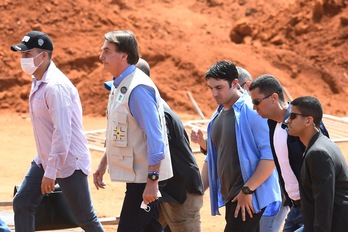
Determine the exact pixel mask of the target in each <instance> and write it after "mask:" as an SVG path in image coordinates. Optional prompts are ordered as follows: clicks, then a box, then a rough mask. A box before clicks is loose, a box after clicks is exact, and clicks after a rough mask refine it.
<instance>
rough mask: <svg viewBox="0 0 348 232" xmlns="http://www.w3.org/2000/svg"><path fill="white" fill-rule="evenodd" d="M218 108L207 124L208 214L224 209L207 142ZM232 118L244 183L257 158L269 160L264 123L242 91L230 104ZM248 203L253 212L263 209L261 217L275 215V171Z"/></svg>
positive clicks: (277, 194) (213, 151)
mask: <svg viewBox="0 0 348 232" xmlns="http://www.w3.org/2000/svg"><path fill="white" fill-rule="evenodd" d="M222 108H223V107H222V106H219V107H218V109H217V110H216V112H215V113H214V114H213V116H212V118H211V120H210V123H209V125H208V138H207V158H206V160H207V162H208V169H209V171H208V176H209V187H210V188H209V189H210V204H211V214H212V215H213V216H214V215H220V212H219V208H220V207H222V206H224V202H223V200H222V196H221V193H220V180H219V177H218V175H217V152H216V149H215V147H214V145H213V142H212V139H211V129H212V124H213V122H214V120H215V118H216V116H217V115H218V113H219V112H220V111H221V110H222ZM233 109H234V112H235V117H236V125H235V127H236V140H237V149H238V155H239V162H240V167H241V173H242V177H243V180H244V183H245V182H247V181H248V179H249V178H250V177H251V176H252V175H253V174H254V172H255V170H256V168H257V166H258V164H259V161H260V160H261V159H265V160H273V156H272V151H271V147H270V142H269V132H268V131H269V129H268V125H267V120H266V119H263V118H261V117H260V116H259V115H258V114H257V113H256V111H255V110H253V105H252V102H251V98H250V96H249V95H248V93H247V92H245V93H244V94H243V95H242V96H241V97H240V98H239V99H238V100H237V101H236V102H235V103H234V104H233ZM252 203H253V207H254V209H255V211H256V212H260V211H261V209H263V208H265V207H267V208H266V210H265V212H264V215H265V216H272V215H275V214H276V213H277V212H278V210H279V207H280V204H281V194H280V188H279V182H278V174H277V172H276V169H274V171H273V172H272V174H271V175H270V177H269V178H268V179H267V180H266V181H265V182H264V183H263V184H261V185H260V186H259V187H258V188H257V189H256V191H255V193H253V195H252Z"/></svg>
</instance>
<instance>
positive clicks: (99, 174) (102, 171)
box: [93, 162, 106, 190]
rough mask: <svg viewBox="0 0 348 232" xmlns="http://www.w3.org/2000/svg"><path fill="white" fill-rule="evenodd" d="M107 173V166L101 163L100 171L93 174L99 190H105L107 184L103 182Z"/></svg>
mask: <svg viewBox="0 0 348 232" xmlns="http://www.w3.org/2000/svg"><path fill="white" fill-rule="evenodd" d="M105 172H106V164H104V163H103V162H101V163H100V164H99V166H98V169H97V170H96V171H95V172H94V173H93V183H94V186H95V187H96V188H97V190H99V188H102V189H105V186H106V184H105V183H104V181H103V176H104V174H105Z"/></svg>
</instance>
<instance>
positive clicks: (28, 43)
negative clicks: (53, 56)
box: [11, 31, 53, 52]
mask: <svg viewBox="0 0 348 232" xmlns="http://www.w3.org/2000/svg"><path fill="white" fill-rule="evenodd" d="M33 48H40V49H44V50H48V51H53V43H52V41H51V39H50V37H49V36H48V35H47V34H45V33H43V32H41V31H31V32H29V33H28V34H26V35H25V36H24V37H23V39H22V42H20V43H19V44H14V45H12V46H11V50H12V51H15V52H25V51H28V50H30V49H33Z"/></svg>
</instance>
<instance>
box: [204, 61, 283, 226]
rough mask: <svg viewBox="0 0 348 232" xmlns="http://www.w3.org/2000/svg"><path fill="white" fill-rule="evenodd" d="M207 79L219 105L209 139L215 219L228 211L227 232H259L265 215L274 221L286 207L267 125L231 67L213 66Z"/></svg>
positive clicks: (229, 63) (211, 196)
mask: <svg viewBox="0 0 348 232" xmlns="http://www.w3.org/2000/svg"><path fill="white" fill-rule="evenodd" d="M205 78H206V81H207V85H208V87H209V88H210V90H211V92H212V95H213V97H214V99H215V101H216V102H217V104H218V105H219V107H218V109H217V111H216V112H215V113H214V115H213V116H212V118H211V121H210V123H209V125H208V133H207V136H208V137H207V162H208V169H209V171H208V176H209V187H210V198H211V208H212V215H218V214H220V213H219V210H218V208H219V207H221V206H224V205H225V208H226V215H225V219H226V223H227V224H226V227H225V231H236V232H237V231H238V232H241V231H242V232H243V231H245V232H252V231H259V221H260V218H261V216H262V214H263V213H264V211H265V210H266V212H265V214H267V215H275V214H276V213H277V212H278V210H279V206H280V202H281V198H280V190H279V185H278V178H277V174H276V171H275V168H274V167H275V166H274V162H273V158H272V152H271V150H270V145H269V139H268V136H267V135H268V128H267V123H266V121H265V120H263V119H262V118H261V117H259V116H258V115H257V114H256V113H255V112H254V111H253V109H252V103H251V99H250V97H249V95H248V93H246V92H244V93H242V92H241V91H240V90H239V89H240V85H239V83H238V72H237V69H236V67H235V65H234V64H233V63H232V62H229V61H219V62H217V63H215V64H213V65H212V66H211V67H210V68H209V70H208V71H207V72H206V74H205Z"/></svg>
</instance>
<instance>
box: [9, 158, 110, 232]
mask: <svg viewBox="0 0 348 232" xmlns="http://www.w3.org/2000/svg"><path fill="white" fill-rule="evenodd" d="M43 175H44V170H43V169H42V168H41V167H40V166H38V165H36V163H35V162H32V163H31V167H30V169H29V171H28V173H27V174H26V176H25V177H24V180H23V182H22V184H21V186H20V188H19V190H18V192H17V193H16V195H15V197H14V199H13V210H14V222H15V227H16V232H31V231H34V230H35V213H36V208H37V207H38V206H39V204H40V202H41V200H42V199H43V197H44V195H43V194H42V193H41V182H42V177H43ZM56 182H57V183H58V184H59V186H60V188H61V189H62V192H63V194H64V196H65V198H66V200H67V201H68V204H69V207H70V209H71V211H72V213H73V215H74V216H75V219H76V220H77V222H78V224H79V226H80V227H81V228H82V229H83V230H84V231H88V232H97V231H104V229H103V227H102V225H101V224H100V222H99V220H98V218H97V215H96V214H95V212H94V209H93V205H92V200H91V196H90V192H89V186H88V179H87V176H86V175H85V174H84V173H83V172H82V171H80V170H76V171H75V172H74V173H73V174H72V175H71V176H69V177H67V178H57V180H56Z"/></svg>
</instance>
